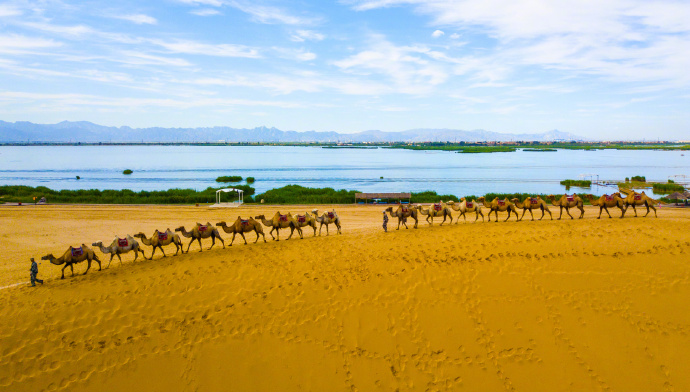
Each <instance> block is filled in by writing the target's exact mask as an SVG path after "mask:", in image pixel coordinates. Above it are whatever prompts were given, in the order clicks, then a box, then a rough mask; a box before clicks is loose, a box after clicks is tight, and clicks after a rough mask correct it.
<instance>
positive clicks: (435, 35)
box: [431, 30, 445, 38]
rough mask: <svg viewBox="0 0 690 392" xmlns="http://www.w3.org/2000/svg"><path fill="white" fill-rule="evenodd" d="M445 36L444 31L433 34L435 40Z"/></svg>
mask: <svg viewBox="0 0 690 392" xmlns="http://www.w3.org/2000/svg"><path fill="white" fill-rule="evenodd" d="M443 34H445V33H444V32H443V31H441V30H436V31H434V32H433V33H431V36H432V37H434V38H439V37H441V36H443Z"/></svg>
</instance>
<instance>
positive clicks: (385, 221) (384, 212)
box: [383, 211, 388, 233]
mask: <svg viewBox="0 0 690 392" xmlns="http://www.w3.org/2000/svg"><path fill="white" fill-rule="evenodd" d="M383 231H385V232H386V233H388V215H386V211H383Z"/></svg>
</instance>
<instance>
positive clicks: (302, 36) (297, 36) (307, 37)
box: [290, 30, 326, 42]
mask: <svg viewBox="0 0 690 392" xmlns="http://www.w3.org/2000/svg"><path fill="white" fill-rule="evenodd" d="M324 38H326V36H325V35H323V34H321V33H317V32H316V31H312V30H296V31H295V32H294V33H292V35H291V36H290V40H292V41H295V42H304V41H322V40H323V39H324Z"/></svg>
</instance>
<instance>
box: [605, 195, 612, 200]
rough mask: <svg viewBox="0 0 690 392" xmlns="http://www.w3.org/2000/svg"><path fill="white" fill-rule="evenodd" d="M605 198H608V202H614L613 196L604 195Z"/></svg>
mask: <svg viewBox="0 0 690 392" xmlns="http://www.w3.org/2000/svg"><path fill="white" fill-rule="evenodd" d="M604 196H606V200H607V201H611V200H613V195H611V196H609V195H604Z"/></svg>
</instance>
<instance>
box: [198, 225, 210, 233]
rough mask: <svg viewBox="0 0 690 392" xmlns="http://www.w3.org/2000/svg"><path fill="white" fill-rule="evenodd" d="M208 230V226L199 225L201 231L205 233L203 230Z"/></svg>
mask: <svg viewBox="0 0 690 392" xmlns="http://www.w3.org/2000/svg"><path fill="white" fill-rule="evenodd" d="M206 230H208V226H199V231H200V232H202V233H203V232H204V231H206Z"/></svg>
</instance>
